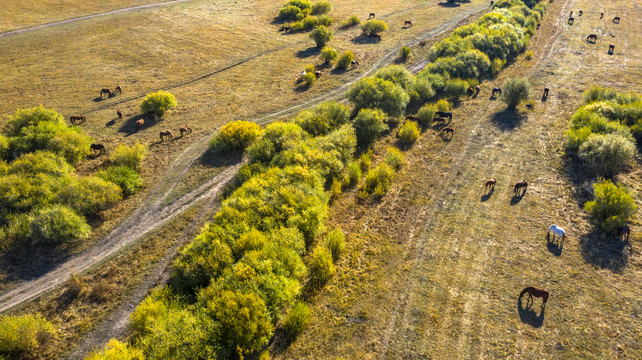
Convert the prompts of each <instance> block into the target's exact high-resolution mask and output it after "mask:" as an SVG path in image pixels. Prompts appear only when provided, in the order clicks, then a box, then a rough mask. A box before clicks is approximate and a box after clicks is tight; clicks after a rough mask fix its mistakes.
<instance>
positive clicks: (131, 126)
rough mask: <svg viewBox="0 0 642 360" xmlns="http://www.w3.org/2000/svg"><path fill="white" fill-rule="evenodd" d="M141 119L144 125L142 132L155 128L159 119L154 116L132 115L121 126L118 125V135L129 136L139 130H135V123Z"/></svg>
mask: <svg viewBox="0 0 642 360" xmlns="http://www.w3.org/2000/svg"><path fill="white" fill-rule="evenodd" d="M140 119H143V120H144V121H145V125H143V129H141V130H144V129H146V128H148V127H151V126H155V125H156V124H157V123H158V122H159V120H160V119H159V118H158V117H156V116H154V115H149V114H146V115H141V114H138V115H134V116H132V117H130V118H128V119H127V120H125V121H123V123H122V125H120V128H119V129H118V132H119V133H122V134H125V136H130V135H132V134H134V133H136V132H138V131H139V130H138V129H137V128H136V121H138V120H140Z"/></svg>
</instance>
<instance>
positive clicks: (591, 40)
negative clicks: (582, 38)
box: [586, 34, 597, 44]
mask: <svg viewBox="0 0 642 360" xmlns="http://www.w3.org/2000/svg"><path fill="white" fill-rule="evenodd" d="M596 41H597V35H595V34H591V35H589V36H587V37H586V42H587V43H593V44H595V42H596Z"/></svg>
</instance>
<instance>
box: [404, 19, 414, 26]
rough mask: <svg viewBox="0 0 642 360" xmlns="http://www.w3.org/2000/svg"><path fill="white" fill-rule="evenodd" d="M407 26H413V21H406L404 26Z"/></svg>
mask: <svg viewBox="0 0 642 360" xmlns="http://www.w3.org/2000/svg"><path fill="white" fill-rule="evenodd" d="M406 25H408V26H412V21H410V20H406V21H405V22H404V23H403V26H406Z"/></svg>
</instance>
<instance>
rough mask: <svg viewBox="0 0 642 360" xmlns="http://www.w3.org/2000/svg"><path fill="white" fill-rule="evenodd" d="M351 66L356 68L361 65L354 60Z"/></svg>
mask: <svg viewBox="0 0 642 360" xmlns="http://www.w3.org/2000/svg"><path fill="white" fill-rule="evenodd" d="M350 65H351V66H352V67H355V66H357V65H359V62H358V61H357V60H352V62H350Z"/></svg>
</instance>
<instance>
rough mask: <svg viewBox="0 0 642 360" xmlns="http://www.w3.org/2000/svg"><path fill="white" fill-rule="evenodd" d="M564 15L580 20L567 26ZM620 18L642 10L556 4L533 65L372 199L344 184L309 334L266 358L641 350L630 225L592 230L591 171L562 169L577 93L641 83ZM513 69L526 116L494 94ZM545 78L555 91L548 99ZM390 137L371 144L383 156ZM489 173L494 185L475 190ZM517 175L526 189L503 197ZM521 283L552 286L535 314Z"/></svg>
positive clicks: (411, 155) (641, 271)
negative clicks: (524, 95) (531, 104)
mask: <svg viewBox="0 0 642 360" xmlns="http://www.w3.org/2000/svg"><path fill="white" fill-rule="evenodd" d="M571 5H572V6H571ZM571 9H572V10H575V13H577V11H578V10H579V9H583V11H584V15H583V17H581V18H577V17H576V21H575V24H574V25H573V26H571V27H569V26H568V25H567V24H566V18H567V16H568V13H569V12H570V10H571ZM600 11H604V12H605V19H604V20H599V13H600ZM614 14H618V15H619V16H620V17H621V18H622V19H623V20H622V21H623V23H622V24H624V19H625V18H626V19H628V20H627V21H630V22H631V24H639V21H638V20H637V19H639V17H640V15H641V14H640V7H639V6H638V5H637V4H632V3H630V2H625V1H615V2H612V3H610V5H609V6H608V7H606V8H604V10H601V8H600V7H599V5H598V4H594V3H592V2H588V1H585V0H580V1H577V2H574V3H573V2H570V1H569V2H565V1H560V2H557V1H556V2H553V3H550V4H549V13H548V14H547V15H546V16H545V18H544V20H543V21H542V29H541V31H540V32H538V33H537V34H536V35H535V36H534V38H533V43H532V44H531V46H530V50H532V51H533V52H534V58H533V60H530V61H528V62H523V61H522V59H521V58H520V59H518V60H517V61H516V63H515V64H513V65H512V66H511V67H509V68H507V69H506V70H505V71H504V72H503V73H502V74H501V75H500V78H498V79H496V80H493V81H490V82H487V83H484V84H483V85H482V93H481V95H480V96H479V97H478V98H477V99H472V100H467V101H464V102H463V103H462V104H461V106H460V107H458V108H456V109H455V110H454V114H455V117H454V122H453V124H451V125H449V126H451V127H454V129H455V135H454V138H453V140H452V141H450V142H446V141H444V140H443V139H442V138H441V137H439V136H438V135H437V133H436V132H435V131H433V130H428V131H427V132H426V133H424V134H423V135H422V137H421V138H420V139H419V141H418V142H417V144H415V146H414V147H413V148H412V149H411V150H409V151H408V152H407V153H406V160H407V166H406V167H405V169H404V170H402V171H401V172H400V173H399V174H398V175H397V177H396V179H395V181H394V185H393V187H392V188H391V191H390V192H389V194H388V195H386V197H384V199H383V201H382V202H380V203H367V204H365V205H362V204H359V203H358V202H357V201H356V194H354V193H348V194H345V195H344V196H343V197H342V198H341V199H340V200H338V201H337V202H336V203H335V205H333V207H332V214H331V218H330V221H329V223H330V226H340V227H341V228H343V229H344V230H345V231H346V234H347V240H346V253H345V255H344V256H343V257H342V259H341V260H340V262H339V264H338V266H337V273H336V274H335V277H334V278H333V280H331V281H330V283H329V284H328V285H327V286H326V288H325V289H324V290H323V291H321V292H320V293H319V294H317V295H316V296H315V297H314V298H312V299H311V312H312V314H313V315H312V321H311V325H310V327H309V328H308V329H307V330H306V331H304V332H303V334H301V335H300V336H299V337H298V338H297V339H296V340H295V341H294V342H293V343H292V344H291V346H290V347H289V348H287V349H285V350H282V352H279V353H277V354H276V355H275V356H274V358H277V359H280V358H283V359H292V358H296V359H340V358H343V359H357V358H358V359H420V358H435V359H460V358H489V359H497V358H513V357H514V358H518V357H519V358H523V357H526V358H533V359H540V358H551V359H561V358H563V359H568V358H576V359H585V358H597V359H602V358H609V359H616V358H621V359H633V358H640V357H642V344H641V343H640V341H639V339H640V337H641V335H642V333H641V331H642V318H641V315H642V303H641V302H640V299H642V288H641V287H640V284H641V283H642V253H641V251H640V243H641V240H642V238H641V237H640V226H639V220H638V222H636V223H635V225H634V226H633V227H632V233H631V234H632V237H631V244H632V248H623V247H622V246H621V244H618V243H617V242H609V241H608V240H606V239H602V238H600V235H599V233H597V232H594V231H593V226H592V225H591V224H590V222H589V219H588V217H587V215H586V214H585V213H584V212H583V211H582V209H581V206H582V205H583V203H584V201H586V200H588V194H587V193H586V191H585V189H586V188H587V187H588V185H589V178H586V177H585V174H583V173H577V172H573V171H572V170H571V171H567V170H566V169H565V167H566V163H565V161H564V159H563V156H562V155H563V145H564V141H565V137H564V136H565V131H566V129H567V128H568V124H569V117H570V115H571V114H572V113H573V112H574V111H575V109H577V107H579V106H580V105H581V103H582V100H583V99H582V96H581V92H582V91H584V90H586V89H587V88H588V87H589V86H590V85H591V84H599V85H602V86H609V87H613V88H615V89H617V90H618V91H627V90H636V91H640V89H642V77H641V76H640V75H641V71H640V69H641V68H642V58H641V57H640V55H639V52H636V51H635V50H634V49H636V48H638V47H639V46H640V44H642V36H641V35H640V34H637V33H636V34H631V33H629V32H627V27H625V26H622V24H621V25H614V24H612V23H611V22H610V20H611V19H612V17H613V16H615V15H614ZM596 29H600V31H602V32H603V33H610V32H612V33H614V34H615V35H616V38H615V41H618V43H617V44H616V52H615V55H613V56H609V55H608V54H607V51H606V50H607V48H608V43H609V38H607V37H603V39H602V41H600V39H598V42H597V44H596V45H589V44H587V43H586V42H584V41H582V40H583V39H585V38H586V36H585V34H587V33H590V32H594V31H596ZM558 32H559V37H557V34H558ZM618 49H620V51H618ZM508 76H528V77H529V79H530V81H531V82H532V83H533V85H534V88H535V89H536V96H537V97H536V98H535V99H537V102H538V104H537V106H536V108H535V110H533V111H529V110H527V109H524V108H521V109H520V114H521V116H515V115H514V114H511V113H507V112H504V111H503V110H504V108H505V105H504V104H503V103H501V102H499V101H496V102H492V101H489V100H488V96H489V95H490V89H491V88H492V87H494V86H496V85H500V84H501V83H502V82H503V80H504V79H505V78H506V77H508ZM544 86H548V87H549V88H550V89H551V96H549V98H548V101H547V102H545V103H542V102H540V101H539V99H538V97H539V96H540V95H541V92H540V91H541V90H542V89H543V87H544ZM392 141H393V139H392V138H389V139H388V142H389V143H392ZM386 145H387V144H385V143H384V144H379V145H378V146H377V150H376V153H377V154H378V155H379V156H382V155H383V154H384V151H385V146H386ZM641 175H642V170H641V169H640V166H639V164H638V165H637V166H636V167H635V168H634V169H632V170H631V172H629V173H627V174H624V175H621V176H619V178H618V180H620V181H622V182H623V183H624V184H626V185H627V186H629V187H631V188H633V189H635V191H636V193H637V194H638V195H637V196H636V201H637V202H638V205H640V196H639V194H640V193H641V191H642V186H641V185H640V184H641V182H640V180H641V177H642V176H641ZM491 177H496V178H497V179H498V184H497V188H496V190H495V191H494V193H493V194H492V195H491V196H490V197H488V196H486V197H484V196H483V190H482V188H481V187H482V185H483V184H484V182H485V180H486V179H487V178H491ZM521 179H526V180H528V181H529V188H528V191H527V193H526V195H525V196H524V197H523V198H519V197H513V195H512V186H513V185H514V184H515V182H517V181H518V180H521ZM552 223H556V224H558V225H560V226H562V227H563V228H565V229H566V231H567V234H568V235H569V237H568V238H567V240H566V242H565V244H564V246H563V248H562V249H561V250H560V249H557V248H555V247H554V246H550V247H549V246H547V241H546V229H547V227H548V226H549V225H550V224H552ZM526 286H541V287H545V288H546V289H548V290H549V291H550V292H551V297H550V298H549V301H548V304H547V306H546V308H545V311H543V312H542V311H540V307H539V304H540V303H541V300H540V299H535V302H534V305H533V306H532V308H530V309H524V305H525V304H524V303H522V304H521V307H520V306H519V304H518V300H517V297H518V295H519V292H520V291H521V290H522V289H523V288H524V287H526Z"/></svg>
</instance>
